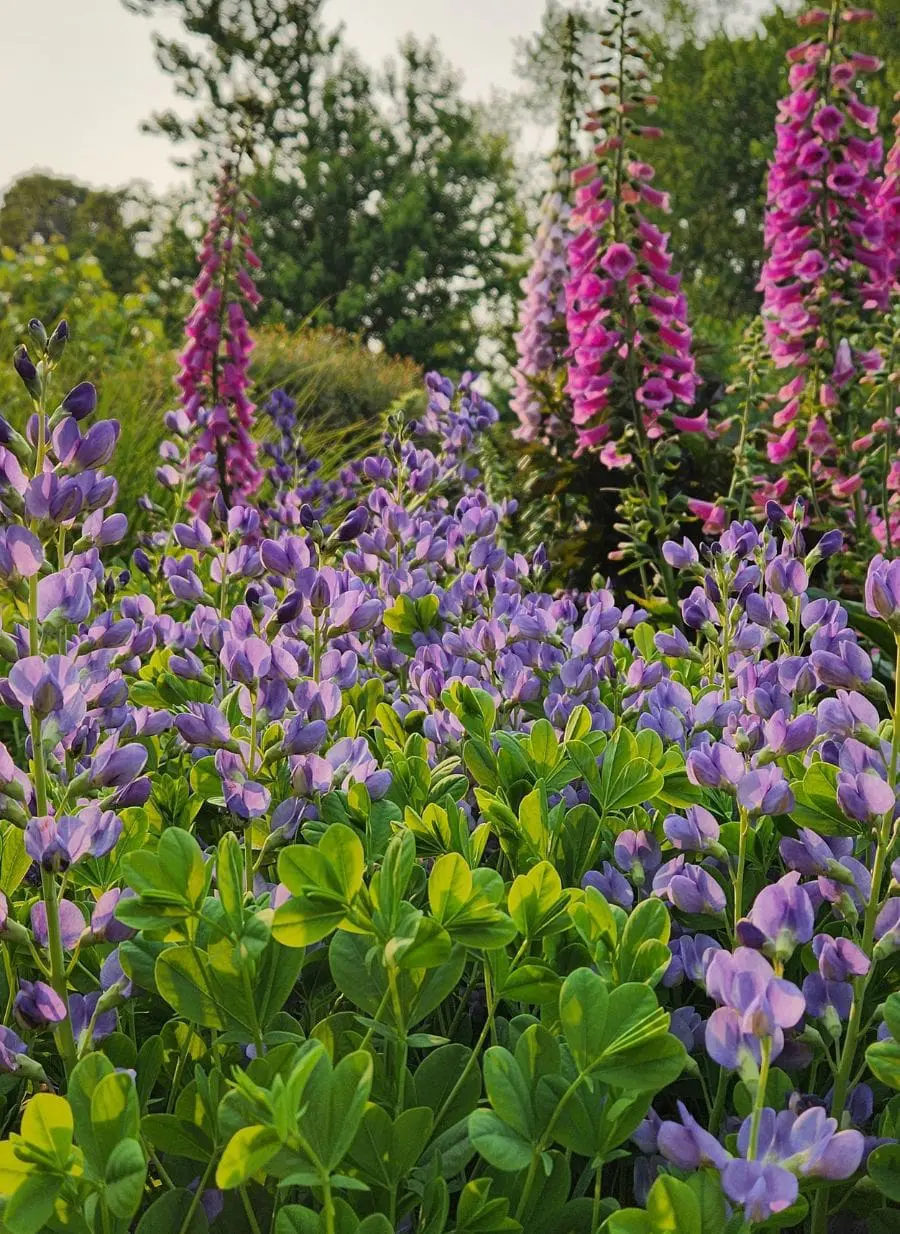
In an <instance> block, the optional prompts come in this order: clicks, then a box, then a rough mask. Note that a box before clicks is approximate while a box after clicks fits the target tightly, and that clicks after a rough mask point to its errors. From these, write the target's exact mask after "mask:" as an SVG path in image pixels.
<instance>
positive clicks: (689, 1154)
mask: <svg viewBox="0 0 900 1234" xmlns="http://www.w3.org/2000/svg"><path fill="white" fill-rule="evenodd" d="M678 1113H679V1115H680V1117H681V1122H680V1123H676V1122H664V1123H663V1124H662V1126H661V1127H660V1128H659V1131H658V1132H657V1143H658V1145H659V1151H660V1152H661V1153H662V1155H663V1156H664V1157H665V1158H666V1160H667V1161H671V1162H672V1164H673V1165H677V1166H678V1167H679V1168H680V1169H682V1170H699V1169H701V1168H702V1167H704V1166H714V1167H715V1168H716V1169H717V1170H721V1169H722V1168H723V1167H724V1166H726V1165H727V1164H728V1161H729V1159H730V1154H729V1153H728V1151H727V1150H726V1149H725V1148H723V1146H722V1145H721V1144H720V1143H719V1141H718V1140H717V1139H716V1137H715V1136H714V1135H711V1134H710V1133H709V1132H708V1131H706V1130H705V1129H704V1128H703V1127H701V1126H700V1124H699V1123H698V1122H697V1120H696V1119H695V1118H694V1117H693V1116H692V1115H691V1114H690V1113H688V1110H687V1108H686V1107H685V1106H684V1105H683V1103H682V1102H680V1101H679V1102H678Z"/></svg>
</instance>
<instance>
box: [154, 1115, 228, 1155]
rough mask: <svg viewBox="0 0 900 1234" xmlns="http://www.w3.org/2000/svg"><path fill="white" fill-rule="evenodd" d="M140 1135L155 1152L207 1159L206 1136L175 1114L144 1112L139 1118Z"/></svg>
mask: <svg viewBox="0 0 900 1234" xmlns="http://www.w3.org/2000/svg"><path fill="white" fill-rule="evenodd" d="M141 1135H142V1136H143V1138H144V1140H146V1142H147V1143H148V1144H152V1145H153V1147H154V1148H155V1149H156V1150H157V1152H163V1153H168V1154H170V1155H171V1156H173V1157H187V1158H188V1159H189V1160H190V1161H201V1162H206V1161H208V1160H209V1155H210V1148H211V1145H210V1142H209V1140H208V1138H207V1137H206V1136H205V1135H204V1133H203V1132H202V1131H201V1130H200V1128H199V1127H195V1126H194V1124H193V1123H188V1122H185V1121H184V1120H183V1119H180V1118H178V1116H177V1115H175V1114H145V1115H144V1117H143V1118H142V1119H141Z"/></svg>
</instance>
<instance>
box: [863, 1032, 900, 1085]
mask: <svg viewBox="0 0 900 1234" xmlns="http://www.w3.org/2000/svg"><path fill="white" fill-rule="evenodd" d="M866 1062H867V1063H868V1064H869V1070H870V1071H871V1072H872V1074H873V1075H874V1076H875V1077H876V1078H877V1079H879V1080H881V1082H882V1084H887V1086H888V1088H900V1042H896V1041H875V1042H873V1043H872V1045H870V1046H869V1048H868V1049H867V1050H866Z"/></svg>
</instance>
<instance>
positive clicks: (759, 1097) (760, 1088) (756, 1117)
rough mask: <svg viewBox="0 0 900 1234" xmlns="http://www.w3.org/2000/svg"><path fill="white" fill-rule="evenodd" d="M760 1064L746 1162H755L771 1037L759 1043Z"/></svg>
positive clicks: (767, 1080) (766, 1082)
mask: <svg viewBox="0 0 900 1234" xmlns="http://www.w3.org/2000/svg"><path fill="white" fill-rule="evenodd" d="M759 1048H760V1055H761V1057H760V1064H759V1082H758V1084H757V1087H756V1096H755V1097H754V1099H753V1113H752V1115H751V1119H750V1143H749V1145H748V1146H747V1160H748V1161H755V1160H756V1154H757V1152H758V1151H759V1127H760V1123H761V1121H762V1112H763V1108H764V1107H765V1104H766V1088H767V1087H768V1083H769V1063H770V1062H771V1059H772V1039H771V1037H763V1039H762V1041H761V1042H760V1047H759Z"/></svg>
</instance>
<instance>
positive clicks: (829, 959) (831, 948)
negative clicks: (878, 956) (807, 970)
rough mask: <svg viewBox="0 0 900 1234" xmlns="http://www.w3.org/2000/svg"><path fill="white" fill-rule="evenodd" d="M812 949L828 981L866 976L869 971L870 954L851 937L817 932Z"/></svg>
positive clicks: (820, 969) (822, 973)
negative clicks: (837, 936)
mask: <svg viewBox="0 0 900 1234" xmlns="http://www.w3.org/2000/svg"><path fill="white" fill-rule="evenodd" d="M812 949H813V954H814V955H815V957H816V959H817V960H818V962H819V972H820V973H821V975H822V976H823V977H824V978H825V980H826V981H848V980H849V979H850V978H851V977H864V976H865V975H866V973H867V972H868V971H869V968H870V963H869V958H868V956H867V955H866V953H865V952H864V951H862V950H861V949H860V948H859V947H857V945H856V943H854V942H851V940H850V939H849V938H832V937H831V936H830V935H828V934H817V935H816V937H815V938H814V939H813V945H812Z"/></svg>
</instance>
